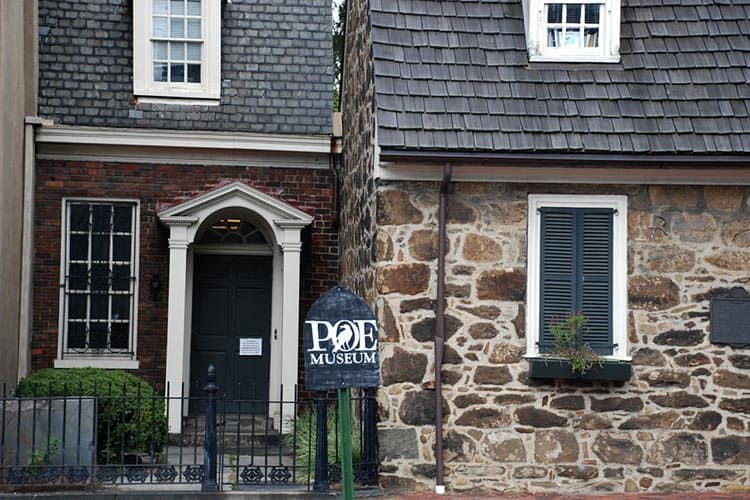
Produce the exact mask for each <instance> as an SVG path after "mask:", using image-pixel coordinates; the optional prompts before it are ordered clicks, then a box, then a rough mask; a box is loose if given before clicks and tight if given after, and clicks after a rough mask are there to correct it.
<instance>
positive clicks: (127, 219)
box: [113, 205, 133, 233]
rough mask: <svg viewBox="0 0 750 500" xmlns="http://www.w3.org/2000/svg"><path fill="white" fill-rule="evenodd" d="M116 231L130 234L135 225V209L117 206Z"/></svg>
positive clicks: (115, 214)
mask: <svg viewBox="0 0 750 500" xmlns="http://www.w3.org/2000/svg"><path fill="white" fill-rule="evenodd" d="M114 210H115V213H114V217H113V219H114V224H113V226H114V231H115V232H118V233H129V232H131V231H132V225H133V207H127V206H117V205H115V208H114Z"/></svg>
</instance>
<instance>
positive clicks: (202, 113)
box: [39, 0, 332, 134]
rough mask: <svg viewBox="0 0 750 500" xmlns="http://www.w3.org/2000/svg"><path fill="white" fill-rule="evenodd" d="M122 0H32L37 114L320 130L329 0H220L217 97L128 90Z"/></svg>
mask: <svg viewBox="0 0 750 500" xmlns="http://www.w3.org/2000/svg"><path fill="white" fill-rule="evenodd" d="M132 4H133V2H132V1H131V0H75V1H73V0H67V1H66V0H40V2H39V26H40V27H43V30H44V27H48V28H49V33H48V34H47V35H46V36H43V37H42V38H41V41H40V47H39V61H40V95H39V114H40V115H41V116H44V117H48V118H53V119H54V120H55V121H56V122H57V123H62V124H67V125H86V126H107V127H147V128H170V129H203V130H237V131H240V130H241V131H247V132H267V133H294V134H329V133H330V132H331V111H332V49H331V6H330V1H329V0H253V1H248V0H235V1H233V2H232V3H231V4H227V3H226V2H225V1H224V0H221V4H222V7H221V8H222V15H221V18H222V19H221V26H222V28H221V45H222V46H221V79H222V92H221V104H220V105H219V106H193V105H165V104H143V103H141V104H138V103H135V100H134V99H133V62H132V57H133V54H132V37H133V28H132V16H133V15H132Z"/></svg>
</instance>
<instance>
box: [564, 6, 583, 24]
mask: <svg viewBox="0 0 750 500" xmlns="http://www.w3.org/2000/svg"><path fill="white" fill-rule="evenodd" d="M565 21H567V22H568V23H580V22H581V4H579V3H570V4H568V5H567V12H566V14H565Z"/></svg>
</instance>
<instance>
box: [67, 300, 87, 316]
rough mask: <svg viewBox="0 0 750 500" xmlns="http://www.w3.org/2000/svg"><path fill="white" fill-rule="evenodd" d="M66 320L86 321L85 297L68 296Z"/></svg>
mask: <svg viewBox="0 0 750 500" xmlns="http://www.w3.org/2000/svg"><path fill="white" fill-rule="evenodd" d="M68 318H71V319H86V296H85V295H82V294H72V295H68Z"/></svg>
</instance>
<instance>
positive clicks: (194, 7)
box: [187, 0, 201, 16]
mask: <svg viewBox="0 0 750 500" xmlns="http://www.w3.org/2000/svg"><path fill="white" fill-rule="evenodd" d="M187 13H188V15H189V16H200V15H201V0H188V3H187Z"/></svg>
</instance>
